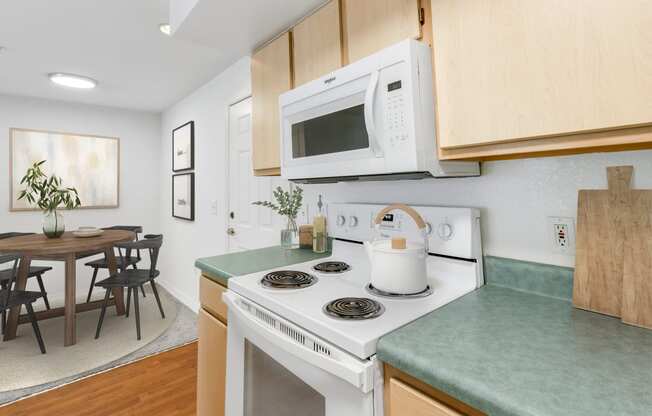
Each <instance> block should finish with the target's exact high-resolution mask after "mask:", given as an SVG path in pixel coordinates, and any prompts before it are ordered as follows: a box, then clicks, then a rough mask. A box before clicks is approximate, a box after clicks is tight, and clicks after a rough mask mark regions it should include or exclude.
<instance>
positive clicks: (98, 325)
mask: <svg viewBox="0 0 652 416" xmlns="http://www.w3.org/2000/svg"><path fill="white" fill-rule="evenodd" d="M110 295H111V289H106V294H105V295H104V303H103V304H102V312H100V320H99V321H98V322H97V331H95V339H98V338H99V337H100V331H101V330H102V322H104V315H105V314H106V307H107V306H108V304H109V296H110Z"/></svg>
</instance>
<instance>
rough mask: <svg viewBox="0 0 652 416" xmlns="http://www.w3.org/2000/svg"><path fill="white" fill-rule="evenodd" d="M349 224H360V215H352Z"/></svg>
mask: <svg viewBox="0 0 652 416" xmlns="http://www.w3.org/2000/svg"><path fill="white" fill-rule="evenodd" d="M349 225H350V226H351V227H357V226H358V217H356V216H355V215H351V216H350V217H349Z"/></svg>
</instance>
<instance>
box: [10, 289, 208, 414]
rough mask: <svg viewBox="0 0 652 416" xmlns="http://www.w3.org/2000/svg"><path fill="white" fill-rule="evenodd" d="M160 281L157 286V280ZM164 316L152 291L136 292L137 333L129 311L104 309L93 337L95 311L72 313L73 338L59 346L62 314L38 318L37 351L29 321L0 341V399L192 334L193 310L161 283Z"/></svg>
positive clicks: (139, 355) (183, 341)
mask: <svg viewBox="0 0 652 416" xmlns="http://www.w3.org/2000/svg"><path fill="white" fill-rule="evenodd" d="M159 287H160V286H159ZM160 292H161V301H162V302H163V307H164V309H165V312H166V319H165V320H163V319H161V316H160V314H159V312H158V308H157V306H156V301H155V298H154V296H153V294H152V293H150V292H148V294H147V297H146V298H145V299H143V298H141V305H140V306H141V325H142V339H141V341H137V340H136V329H135V321H134V316H133V312H132V315H130V317H129V318H124V317H117V316H116V315H115V311H114V309H113V310H110V311H107V316H106V318H105V322H104V325H103V327H102V334H101V336H100V338H99V339H98V340H95V339H94V335H95V328H96V325H97V320H98V318H99V311H93V312H86V313H81V314H79V315H78V316H77V344H76V345H75V346H72V347H63V335H62V332H63V321H62V319H61V318H57V319H52V320H46V321H41V322H40V326H41V331H42V332H43V336H44V339H45V342H46V348H47V349H48V353H47V354H46V355H41V354H40V353H39V350H38V346H37V345H36V341H35V339H34V336H33V333H32V331H31V327H30V326H29V325H21V326H20V327H19V337H18V338H17V339H16V340H13V341H10V342H2V343H0V374H2V375H3V376H2V377H1V378H0V404H3V403H8V402H11V401H13V400H16V399H19V398H23V397H27V396H30V395H33V394H36V393H39V392H41V391H44V390H49V389H51V388H55V387H58V386H60V385H63V384H67V383H70V382H72V381H75V380H77V379H80V378H83V377H86V376H89V375H92V374H95V373H98V372H101V371H105V370H107V369H110V368H113V367H116V366H119V365H123V364H125V363H128V362H131V361H134V360H138V359H140V358H144V357H146V356H149V355H152V354H156V353H159V352H162V351H165V350H167V349H170V348H174V347H176V346H180V345H184V344H186V343H188V342H191V341H193V340H194V339H196V315H195V314H194V313H193V312H192V311H190V310H189V309H188V308H187V307H185V306H184V305H182V304H181V303H180V302H178V301H177V300H176V299H174V297H172V296H171V295H169V294H168V293H167V292H166V291H165V290H163V289H162V288H161V290H160Z"/></svg>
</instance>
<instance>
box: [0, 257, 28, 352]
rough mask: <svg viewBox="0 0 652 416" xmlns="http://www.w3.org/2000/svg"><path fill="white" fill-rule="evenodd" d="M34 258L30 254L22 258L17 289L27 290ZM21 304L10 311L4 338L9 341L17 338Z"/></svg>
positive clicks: (17, 277) (17, 278)
mask: <svg viewBox="0 0 652 416" xmlns="http://www.w3.org/2000/svg"><path fill="white" fill-rule="evenodd" d="M31 263H32V259H31V258H30V257H29V256H22V257H21V259H20V266H19V267H18V273H17V276H16V286H15V288H16V290H25V287H26V286H27V274H28V272H29V266H30V264H31ZM20 308H21V306H16V307H15V308H12V309H11V311H9V317H8V318H7V327H6V328H5V335H4V340H5V341H9V340H12V339H15V338H16V330H17V329H18V317H19V316H20Z"/></svg>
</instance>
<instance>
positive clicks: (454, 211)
mask: <svg viewBox="0 0 652 416" xmlns="http://www.w3.org/2000/svg"><path fill="white" fill-rule="evenodd" d="M387 205H389V204H336V203H331V204H329V205H328V224H329V230H328V232H329V235H330V236H331V237H335V238H340V239H344V240H349V241H357V242H363V241H370V240H371V239H373V238H374V235H376V238H392V237H399V236H400V237H405V238H407V239H408V240H413V241H419V240H421V233H420V232H419V230H418V228H417V226H416V224H415V223H414V221H413V220H412V218H410V217H409V216H408V215H407V214H406V213H404V212H403V211H400V210H395V211H392V212H389V213H387V214H386V215H385V217H384V218H383V221H382V223H381V224H380V227H379V230H378V231H376V230H375V228H374V226H373V221H374V219H375V217H376V215H377V214H378V212H380V210H382V209H383V208H384V207H386V206H387ZM411 207H412V208H414V209H415V210H416V211H417V212H418V213H419V214H420V215H421V217H423V219H424V221H425V222H426V227H427V228H426V231H427V235H428V245H429V247H430V252H431V253H433V254H442V255H446V256H453V257H460V258H464V259H477V258H479V257H481V256H482V247H481V242H480V241H481V239H480V211H479V210H478V209H475V208H457V207H436V206H415V205H411Z"/></svg>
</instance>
